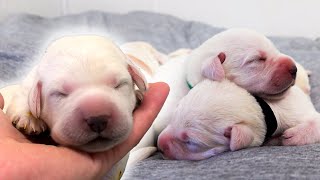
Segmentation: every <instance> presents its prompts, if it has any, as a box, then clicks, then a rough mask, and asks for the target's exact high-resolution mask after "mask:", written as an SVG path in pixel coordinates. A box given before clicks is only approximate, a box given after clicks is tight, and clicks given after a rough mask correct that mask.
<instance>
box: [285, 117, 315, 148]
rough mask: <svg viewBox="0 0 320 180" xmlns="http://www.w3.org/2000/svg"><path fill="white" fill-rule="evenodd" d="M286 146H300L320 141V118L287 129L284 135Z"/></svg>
mask: <svg viewBox="0 0 320 180" xmlns="http://www.w3.org/2000/svg"><path fill="white" fill-rule="evenodd" d="M282 138H283V139H282V144H283V145H285V146H299V145H306V144H313V143H318V142H320V119H319V118H318V119H315V120H311V121H307V122H303V123H301V124H298V125H296V126H294V127H292V128H289V129H287V130H286V131H285V132H284V133H283V135H282Z"/></svg>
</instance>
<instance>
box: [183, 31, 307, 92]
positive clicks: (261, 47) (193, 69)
mask: <svg viewBox="0 0 320 180" xmlns="http://www.w3.org/2000/svg"><path fill="white" fill-rule="evenodd" d="M219 54H224V56H226V58H225V59H224V58H222V59H224V61H219V60H217V59H215V57H216V56H218V55H219ZM220 59H221V58H220ZM186 63H187V65H186V68H187V80H188V82H189V83H190V84H191V85H192V86H195V85H196V84H197V83H199V82H200V81H201V80H203V79H204V78H206V77H207V76H211V75H213V79H214V80H218V81H219V80H222V79H223V78H224V77H226V78H228V79H229V80H231V81H233V82H235V83H236V84H238V85H239V86H241V87H243V88H245V89H246V90H248V91H249V92H250V93H253V94H255V95H258V96H260V97H265V98H274V97H279V96H280V97H282V96H281V95H283V93H284V92H285V91H286V90H287V89H288V88H289V87H291V86H292V85H293V84H294V82H295V78H296V76H297V75H298V77H297V79H299V81H297V86H299V87H300V88H301V89H303V90H304V91H306V93H308V94H309V90H310V85H309V81H308V77H307V76H306V77H300V75H304V74H306V73H304V69H303V68H301V67H302V66H296V65H295V62H294V60H293V59H292V58H291V57H289V56H287V55H285V54H282V53H281V52H279V50H278V49H277V48H276V47H275V46H274V45H273V43H272V42H271V41H270V40H269V39H268V38H266V37H265V36H264V35H262V34H259V33H257V32H255V31H252V30H249V29H240V28H239V29H237V28H235V29H229V30H226V31H223V32H221V33H219V34H216V35H215V36H213V37H212V38H210V39H209V40H207V41H206V42H204V43H203V44H202V45H201V46H199V47H198V48H196V49H195V50H193V51H192V52H191V54H190V56H189V58H188V60H187V62H186ZM297 68H298V70H297ZM297 71H298V73H297ZM300 71H301V72H300ZM301 79H302V81H300V80H301Z"/></svg>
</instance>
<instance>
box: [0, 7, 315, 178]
mask: <svg viewBox="0 0 320 180" xmlns="http://www.w3.org/2000/svg"><path fill="white" fill-rule="evenodd" d="M222 30H224V29H223V28H218V27H212V26H209V25H206V24H202V23H199V22H193V21H184V20H181V19H179V18H176V17H173V16H169V15H164V14H157V13H150V12H132V13H128V14H112V13H106V12H99V11H90V12H85V13H81V14H75V15H68V16H62V17H56V18H44V17H40V16H36V15H30V14H17V15H12V16H9V17H8V18H6V19H5V20H4V21H2V22H1V23H0V68H1V72H0V86H1V87H2V86H5V85H8V84H12V83H15V82H17V81H19V79H21V77H23V76H24V75H25V73H26V72H27V71H28V70H29V68H30V67H32V65H33V64H34V63H35V62H36V61H37V57H39V56H40V55H41V53H40V52H43V50H44V47H45V46H46V44H47V43H48V42H50V41H51V40H52V39H54V38H56V37H58V36H61V35H63V34H79V33H80V34H81V33H85V32H89V33H95V34H101V35H110V36H111V37H113V38H114V39H115V40H116V42H117V43H119V44H121V43H123V42H128V41H146V42H149V43H150V44H152V45H153V46H154V47H156V48H157V49H158V50H159V51H161V52H163V53H170V52H172V51H174V50H176V49H179V48H195V47H197V46H199V45H200V44H201V43H202V42H203V41H205V40H206V39H208V38H209V37H211V36H212V35H214V34H216V33H218V32H220V31H222ZM288 31H289V30H288ZM270 38H271V40H272V41H273V42H274V43H275V45H276V46H277V47H278V48H279V49H280V51H282V52H283V53H286V54H288V55H290V56H292V57H293V58H294V59H295V60H296V61H298V62H299V63H301V64H302V65H303V66H305V67H306V68H307V69H308V70H310V71H312V75H311V78H310V79H311V86H312V91H311V99H312V101H313V103H314V105H315V106H316V109H317V110H320V71H319V70H318V69H319V68H320V39H315V40H312V39H308V38H303V37H270ZM319 161H320V144H314V145H307V146H300V147H284V146H268V147H257V148H250V149H244V150H240V151H236V152H227V153H223V154H221V155H218V156H215V157H212V158H210V159H207V160H203V161H173V160H163V159H162V158H161V155H160V154H159V153H156V154H155V155H153V156H152V157H150V158H148V159H145V160H143V161H141V162H139V163H137V164H136V165H135V166H134V167H132V168H130V169H127V171H126V173H125V176H124V179H130V180H131V179H305V178H306V179H318V178H319V177H320V171H319V168H320V164H319Z"/></svg>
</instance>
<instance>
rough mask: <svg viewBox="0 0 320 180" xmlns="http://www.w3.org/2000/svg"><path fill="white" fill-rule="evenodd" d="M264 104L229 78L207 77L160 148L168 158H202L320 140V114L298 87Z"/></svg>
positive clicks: (178, 112) (164, 134)
mask: <svg viewBox="0 0 320 180" xmlns="http://www.w3.org/2000/svg"><path fill="white" fill-rule="evenodd" d="M258 102H259V103H258ZM263 102H264V101H263V100H262V99H261V98H257V99H256V98H255V97H254V96H252V95H251V94H249V93H248V91H246V90H245V89H243V88H241V87H239V86H237V85H236V84H235V83H233V82H231V81H229V80H227V79H224V80H222V81H221V82H218V81H211V80H209V79H205V80H203V81H201V82H200V83H198V84H197V85H196V86H195V87H194V88H193V89H191V90H190V92H189V93H188V94H187V95H186V96H185V97H183V98H182V100H181V101H180V102H179V105H178V107H177V109H176V110H175V112H174V113H173V118H172V119H171V120H170V122H169V125H168V126H167V127H166V128H165V129H164V130H163V131H162V132H161V134H160V135H159V138H158V148H159V149H160V151H162V152H163V155H164V156H165V157H166V158H169V159H186V160H201V159H206V158H209V157H211V156H214V155H217V154H219V153H222V152H224V151H229V150H231V151H236V150H239V149H243V148H247V147H253V146H260V145H262V143H263V142H264V141H265V140H266V139H268V138H270V137H278V136H280V135H282V137H281V138H280V140H281V141H282V144H283V145H303V144H310V143H316V142H320V114H319V113H318V112H316V110H315V109H314V106H313V104H312V103H311V101H310V98H309V96H308V95H306V94H305V93H304V92H303V91H302V90H301V89H300V88H298V87H296V86H293V87H291V88H289V89H288V92H287V95H286V98H283V99H279V100H268V101H265V102H264V103H263ZM266 104H267V105H266ZM262 107H263V108H262ZM268 107H269V108H270V107H271V110H272V111H273V113H274V114H272V115H270V109H268ZM268 112H269V113H268ZM272 117H273V118H272Z"/></svg>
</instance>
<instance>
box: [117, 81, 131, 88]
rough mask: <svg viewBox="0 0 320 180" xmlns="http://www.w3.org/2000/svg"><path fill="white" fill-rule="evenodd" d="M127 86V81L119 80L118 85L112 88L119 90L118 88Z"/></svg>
mask: <svg viewBox="0 0 320 180" xmlns="http://www.w3.org/2000/svg"><path fill="white" fill-rule="evenodd" d="M127 85H129V81H127V80H121V81H119V83H118V84H116V86H115V87H114V88H115V89H120V88H123V87H125V86H127Z"/></svg>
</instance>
